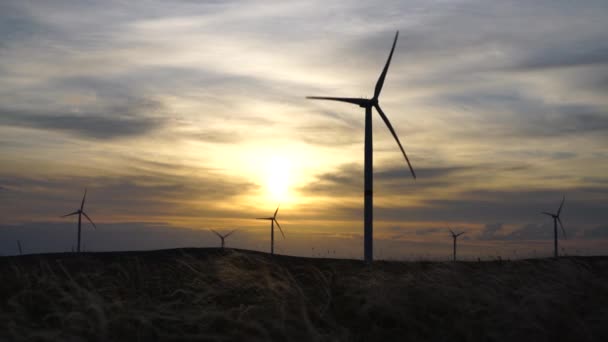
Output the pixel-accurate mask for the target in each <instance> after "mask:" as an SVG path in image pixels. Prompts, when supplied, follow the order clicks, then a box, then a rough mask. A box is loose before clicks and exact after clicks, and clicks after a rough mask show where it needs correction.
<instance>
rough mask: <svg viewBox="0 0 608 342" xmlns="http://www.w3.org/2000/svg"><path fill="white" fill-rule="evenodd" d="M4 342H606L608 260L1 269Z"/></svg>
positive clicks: (101, 262)
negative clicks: (264, 341)
mask: <svg viewBox="0 0 608 342" xmlns="http://www.w3.org/2000/svg"><path fill="white" fill-rule="evenodd" d="M0 274H1V278H0V341H4V340H6V341H55V340H61V341H82V340H86V341H157V340H165V341H171V340H174V341H205V340H210V341H212V340H217V341H229V340H234V341H245V340H247V341H255V340H276V341H290V340H294V341H350V340H353V341H553V342H555V341H608V258H604V257H567V258H561V259H559V260H552V259H538V260H521V261H484V262H459V263H447V262H377V263H374V264H373V266H367V265H365V264H364V263H362V262H360V261H353V260H332V259H307V258H295V257H286V256H275V257H270V256H269V255H267V254H262V253H257V252H250V251H240V250H226V251H225V252H222V251H221V250H218V249H178V250H163V251H151V252H116V253H86V254H83V255H82V256H77V255H74V254H69V253H67V254H46V255H27V256H21V257H2V258H0Z"/></svg>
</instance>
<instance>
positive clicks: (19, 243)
mask: <svg viewBox="0 0 608 342" xmlns="http://www.w3.org/2000/svg"><path fill="white" fill-rule="evenodd" d="M17 247H18V248H19V255H23V249H21V241H20V240H17Z"/></svg>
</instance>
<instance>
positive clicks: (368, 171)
mask: <svg viewBox="0 0 608 342" xmlns="http://www.w3.org/2000/svg"><path fill="white" fill-rule="evenodd" d="M398 37H399V31H397V33H396V34H395V40H394V41H393V47H392V48H391V52H390V54H389V56H388V60H387V61H386V64H385V65H384V69H383V70H382V73H381V74H380V77H379V78H378V81H377V82H376V87H375V89H374V96H373V97H372V98H371V99H363V98H352V97H326V96H307V97H306V98H307V99H311V100H328V101H339V102H347V103H351V104H355V105H358V106H359V107H362V108H365V157H364V174H365V176H364V177H365V185H364V189H365V192H364V205H363V206H364V214H363V216H364V219H363V220H364V240H363V241H364V242H363V245H364V247H363V248H364V257H365V261H366V262H372V261H373V258H374V252H373V156H372V154H373V147H372V145H373V141H372V107H373V108H376V111H377V112H378V114H380V117H381V118H382V120H384V123H385V124H386V126H387V127H388V129H389V130H390V131H391V134H392V135H393V137H394V138H395V140H396V141H397V145H399V148H400V149H401V153H403V157H404V158H405V161H406V162H407V165H408V167H409V168H410V171H411V173H412V177H414V179H416V173H415V172H414V169H413V168H412V164H411V163H410V160H409V159H408V157H407V154H405V150H404V149H403V146H401V142H400V141H399V138H398V137H397V133H395V130H394V129H393V126H392V125H391V123H390V121H389V120H388V118H387V117H386V115H385V114H384V112H383V111H382V108H380V104H379V103H378V97H379V96H380V92H381V91H382V86H383V85H384V79H385V78H386V73H387V72H388V67H389V65H390V63H391V58H392V57H393V52H394V51H395V45H396V44H397V38H398Z"/></svg>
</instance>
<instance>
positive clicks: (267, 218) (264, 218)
mask: <svg viewBox="0 0 608 342" xmlns="http://www.w3.org/2000/svg"><path fill="white" fill-rule="evenodd" d="M256 220H274V218H273V217H258V218H256Z"/></svg>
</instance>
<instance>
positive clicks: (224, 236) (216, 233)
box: [211, 229, 236, 249]
mask: <svg viewBox="0 0 608 342" xmlns="http://www.w3.org/2000/svg"><path fill="white" fill-rule="evenodd" d="M211 231H212V232H214V233H215V235H217V237H219V238H220V240H222V249H224V240H225V239H226V238H227V237H229V236H230V235H232V233H234V232H235V231H236V230H233V231H231V232H230V233H227V234H224V235H222V234H220V233H218V232H216V231H215V230H213V229H211Z"/></svg>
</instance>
